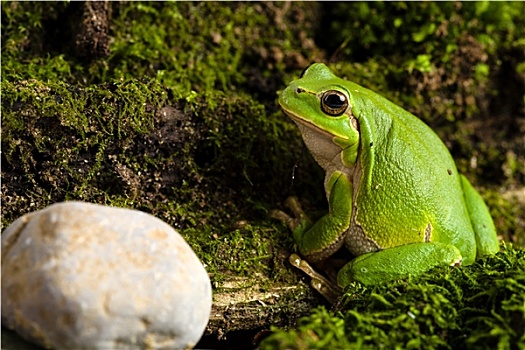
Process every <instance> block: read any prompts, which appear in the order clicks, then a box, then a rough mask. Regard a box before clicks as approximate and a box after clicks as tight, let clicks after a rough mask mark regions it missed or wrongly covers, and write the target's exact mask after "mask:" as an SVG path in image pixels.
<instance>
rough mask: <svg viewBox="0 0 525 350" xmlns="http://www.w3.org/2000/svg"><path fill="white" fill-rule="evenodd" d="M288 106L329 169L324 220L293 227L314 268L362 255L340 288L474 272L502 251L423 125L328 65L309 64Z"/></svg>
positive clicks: (473, 197) (483, 210)
mask: <svg viewBox="0 0 525 350" xmlns="http://www.w3.org/2000/svg"><path fill="white" fill-rule="evenodd" d="M327 91H328V92H327ZM334 93H339V95H337V94H336V95H334ZM279 103H280V105H281V107H282V108H283V110H284V111H285V112H286V114H287V115H288V116H289V117H290V118H291V119H292V120H293V121H294V122H295V123H296V124H297V126H298V127H299V129H300V131H301V133H302V136H303V139H304V141H305V143H306V145H307V147H308V148H309V150H310V152H311V153H312V155H313V157H314V158H315V160H316V161H317V163H319V165H320V166H321V167H322V168H323V169H324V170H325V172H326V178H325V182H324V187H325V192H326V196H327V199H328V204H329V213H328V214H326V215H325V216H323V217H322V218H320V219H319V220H318V221H317V222H315V223H312V222H311V221H310V220H309V219H308V218H307V217H306V216H305V215H301V211H300V210H295V212H296V215H297V214H298V215H299V218H297V219H295V220H292V219H289V220H288V223H289V224H290V227H291V228H292V229H293V235H294V238H295V241H296V243H297V245H298V248H299V251H300V253H301V255H302V256H303V257H304V258H305V259H306V260H307V261H310V262H317V261H321V260H324V259H326V258H328V257H329V256H331V255H332V254H333V253H335V252H336V251H337V250H339V249H340V248H341V247H342V246H343V245H345V246H346V247H347V248H348V250H349V251H350V252H351V253H352V254H353V255H355V256H357V257H356V258H355V259H354V260H352V261H350V262H349V263H348V264H346V265H345V266H344V267H343V268H342V269H341V270H339V272H338V275H337V284H338V285H339V286H340V287H344V286H346V285H347V284H349V283H350V282H352V281H358V282H361V283H364V284H368V285H371V284H378V283H381V282H383V281H388V280H394V279H398V278H402V277H406V276H407V275H409V274H411V275H418V274H421V273H423V272H425V271H428V270H429V269H431V268H433V267H435V266H438V265H459V264H460V263H462V264H465V265H468V264H471V263H472V262H473V261H474V260H475V259H476V257H480V256H482V255H485V254H494V253H496V252H497V251H498V250H499V245H498V238H497V235H496V230H495V227H494V223H493V222H492V218H491V217H490V214H489V211H488V209H487V207H486V205H485V203H484V202H483V200H482V198H481V196H480V195H479V194H478V193H477V192H476V190H475V189H474V188H473V187H472V185H470V183H469V182H468V180H467V179H466V178H465V177H464V176H462V175H459V174H458V172H457V169H456V166H455V164H454V160H453V159H452V157H451V155H450V153H449V151H448V149H447V148H446V146H445V145H444V144H443V142H442V141H441V140H440V139H439V137H438V136H437V135H436V134H435V133H434V132H433V131H432V130H431V129H430V128H429V127H428V126H427V125H426V124H424V123H423V122H422V121H421V120H420V119H418V118H417V117H415V116H414V115H412V114H411V113H409V112H407V111H405V110H404V109H402V108H400V107H399V106H396V105H395V104H393V103H392V102H390V101H388V100H387V99H385V98H383V97H382V96H380V95H378V94H376V93H374V92H372V91H370V90H368V89H365V88H363V87H361V86H359V85H356V84H354V83H352V82H349V81H346V80H343V79H340V78H338V77H336V76H335V75H334V74H333V73H332V72H331V71H330V70H329V69H328V68H327V67H326V66H325V65H324V64H313V65H311V66H310V67H308V68H307V70H305V72H303V75H302V76H301V78H300V79H298V80H295V81H293V82H292V83H290V85H289V86H288V87H287V88H286V89H285V90H284V91H283V92H282V94H281V96H280V99H279ZM334 114H340V115H334Z"/></svg>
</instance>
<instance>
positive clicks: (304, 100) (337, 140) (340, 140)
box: [279, 63, 359, 169]
mask: <svg viewBox="0 0 525 350" xmlns="http://www.w3.org/2000/svg"><path fill="white" fill-rule="evenodd" d="M344 83H345V81H344V80H342V79H340V78H338V77H336V76H335V75H334V74H333V73H332V72H331V71H330V70H329V69H328V67H326V66H325V65H324V64H322V63H315V64H312V65H310V66H309V67H308V68H306V69H305V70H304V72H303V73H302V74H301V77H300V78H299V79H297V80H294V81H292V82H291V83H290V85H289V86H288V87H287V88H286V89H285V90H284V91H283V92H282V93H281V95H280V97H279V104H280V105H281V107H282V109H283V110H284V112H285V113H286V114H287V115H288V116H289V117H290V118H291V119H292V120H293V121H294V122H295V123H296V124H297V126H298V127H299V129H300V131H301V134H302V136H303V139H304V141H305V143H306V145H307V147H308V148H309V149H310V152H311V153H312V155H313V157H314V158H315V160H316V161H317V162H318V163H319V165H321V166H322V167H323V168H324V169H327V168H328V166H329V165H334V164H342V165H343V166H346V167H352V166H353V165H354V164H355V162H356V159H357V150H358V144H359V125H358V122H357V119H356V118H355V116H354V115H353V114H352V105H351V103H350V98H349V93H348V90H347V88H345V86H344Z"/></svg>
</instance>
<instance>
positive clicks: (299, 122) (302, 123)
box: [283, 109, 339, 139]
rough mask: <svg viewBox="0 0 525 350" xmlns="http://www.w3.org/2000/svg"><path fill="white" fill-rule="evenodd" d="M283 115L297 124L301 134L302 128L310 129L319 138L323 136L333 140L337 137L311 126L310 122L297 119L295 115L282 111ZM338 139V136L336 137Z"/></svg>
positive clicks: (313, 125)
mask: <svg viewBox="0 0 525 350" xmlns="http://www.w3.org/2000/svg"><path fill="white" fill-rule="evenodd" d="M283 111H284V113H286V115H288V117H290V119H291V120H292V121H293V122H294V123H295V124H297V126H298V127H299V129H300V130H301V133H302V131H303V127H306V128H308V129H310V130H311V131H313V132H315V133H316V134H318V135H320V136H324V137H326V138H330V139H331V138H333V137H335V136H337V135H334V134H332V133H331V132H328V131H326V130H325V129H322V128H320V127H319V126H317V125H315V124H313V123H312V122H310V121H308V120H305V119H303V118H300V117H298V116H297V115H295V114H293V113H292V112H289V111H287V110H285V109H283ZM337 137H339V136H337Z"/></svg>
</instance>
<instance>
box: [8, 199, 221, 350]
mask: <svg viewBox="0 0 525 350" xmlns="http://www.w3.org/2000/svg"><path fill="white" fill-rule="evenodd" d="M210 309H211V284H210V280H209V278H208V274H207V273H206V270H205V269H204V267H203V265H202V263H201V262H200V261H199V259H198V258H197V256H196V255H195V253H194V252H193V250H192V249H191V248H190V246H189V245H188V244H187V243H186V242H185V241H184V239H183V238H182V237H181V236H180V235H179V233H177V232H176V231H175V230H174V229H173V228H172V227H170V226H169V225H168V224H166V223H164V222H163V221H161V220H159V219H157V218H155V217H153V216H151V215H149V214H146V213H143V212H140V211H137V210H129V209H122V208H113V207H106V206H102V205H96V204H89V203H83V202H64V203H58V204H54V205H51V206H49V207H47V208H45V209H43V210H40V211H37V212H33V213H30V214H27V215H24V216H22V217H20V218H19V219H18V220H16V221H15V222H13V223H12V224H11V225H10V226H9V227H8V228H7V229H6V230H5V231H4V233H3V234H2V326H7V327H8V328H11V329H14V330H15V331H16V332H18V333H19V334H20V335H22V336H23V337H24V338H26V339H29V340H31V341H33V342H35V343H37V344H39V345H41V346H44V347H48V348H57V349H122V348H126V349H135V348H136V349H144V348H159V349H163V348H165V349H180V348H187V347H192V346H194V345H195V344H196V343H197V342H198V340H199V339H200V337H201V336H202V333H203V332H204V328H205V327H206V324H207V323H208V319H209V316H210Z"/></svg>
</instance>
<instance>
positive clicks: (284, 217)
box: [269, 196, 310, 232]
mask: <svg viewBox="0 0 525 350" xmlns="http://www.w3.org/2000/svg"><path fill="white" fill-rule="evenodd" d="M284 204H285V205H286V207H288V208H289V209H290V210H291V211H292V212H293V214H294V216H295V218H293V217H291V216H290V215H288V214H286V213H285V212H283V211H281V210H277V209H274V210H271V211H270V213H269V215H270V217H271V218H273V219H277V220H279V221H281V222H282V223H283V224H285V225H287V226H288V227H289V228H290V230H291V231H292V232H293V231H294V230H295V228H296V227H297V226H299V225H300V224H301V223H304V222H310V219H309V218H308V216H307V215H306V214H305V212H304V211H303V208H302V207H301V204H300V203H299V200H298V199H297V197H295V196H291V197H288V198H287V199H286V201H285V203H284Z"/></svg>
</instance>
